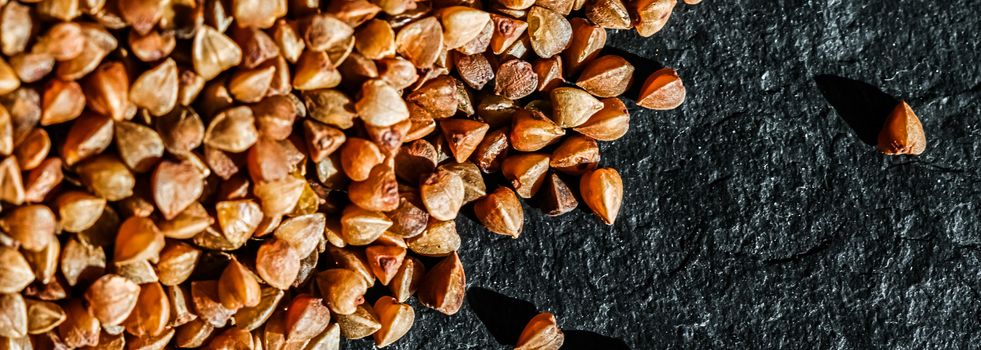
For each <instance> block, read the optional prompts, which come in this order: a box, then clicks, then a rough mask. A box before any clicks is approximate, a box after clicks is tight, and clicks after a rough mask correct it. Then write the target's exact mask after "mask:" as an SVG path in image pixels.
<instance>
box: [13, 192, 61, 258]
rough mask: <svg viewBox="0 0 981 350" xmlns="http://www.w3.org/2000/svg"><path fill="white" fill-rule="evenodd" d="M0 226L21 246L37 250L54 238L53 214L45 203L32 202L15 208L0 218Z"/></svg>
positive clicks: (33, 250) (32, 250) (25, 248)
mask: <svg viewBox="0 0 981 350" xmlns="http://www.w3.org/2000/svg"><path fill="white" fill-rule="evenodd" d="M0 228H3V231H4V232H6V233H7V234H9V235H10V237H11V238H13V239H14V240H15V241H16V242H17V243H19V244H20V246H21V248H24V250H27V251H31V252H38V251H41V250H42V249H44V248H45V247H47V246H48V244H49V243H50V242H51V240H54V239H56V238H55V215H54V213H53V212H51V209H50V208H48V207H47V206H46V205H41V204H32V205H26V206H21V207H17V208H15V209H14V210H13V211H11V212H10V213H9V214H7V215H6V216H4V217H3V219H0Z"/></svg>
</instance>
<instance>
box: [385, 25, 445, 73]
mask: <svg viewBox="0 0 981 350" xmlns="http://www.w3.org/2000/svg"><path fill="white" fill-rule="evenodd" d="M395 50H396V52H398V54H400V55H402V56H403V57H405V58H406V59H407V60H409V61H411V62H412V63H413V64H415V65H416V67H419V68H423V69H425V68H430V67H432V66H433V64H434V63H435V62H436V59H437V58H439V55H440V52H442V51H443V50H444V47H443V28H442V26H441V25H440V23H439V20H437V19H436V18H435V17H426V18H423V19H419V20H416V21H415V22H412V23H409V24H408V25H406V26H404V27H402V28H401V29H399V33H398V35H396V37H395Z"/></svg>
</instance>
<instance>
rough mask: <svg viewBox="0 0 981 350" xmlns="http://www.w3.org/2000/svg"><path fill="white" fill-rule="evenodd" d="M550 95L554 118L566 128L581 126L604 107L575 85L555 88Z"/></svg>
mask: <svg viewBox="0 0 981 350" xmlns="http://www.w3.org/2000/svg"><path fill="white" fill-rule="evenodd" d="M549 97H550V98H551V102H552V106H553V107H554V111H553V115H552V120H554V121H555V123H556V124H558V125H559V126H561V127H564V128H574V127H577V126H580V125H582V124H583V123H585V122H586V121H587V120H589V117H591V116H593V114H594V113H596V112H599V111H600V110H601V109H603V103H602V102H600V101H599V100H597V99H596V98H595V97H593V96H592V95H590V94H589V93H588V92H585V91H583V90H580V89H578V88H574V87H560V88H555V89H554V90H552V92H551V93H550V94H549ZM512 142H513V140H512Z"/></svg>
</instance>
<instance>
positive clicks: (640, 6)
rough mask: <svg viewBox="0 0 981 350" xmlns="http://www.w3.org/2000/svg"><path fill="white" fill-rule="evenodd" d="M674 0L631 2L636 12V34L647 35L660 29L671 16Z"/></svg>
mask: <svg viewBox="0 0 981 350" xmlns="http://www.w3.org/2000/svg"><path fill="white" fill-rule="evenodd" d="M675 3H677V2H676V1H674V0H640V1H637V2H634V3H633V4H632V6H633V10H634V12H635V13H636V14H637V15H636V16H637V20H636V21H635V25H634V28H635V29H636V30H637V34H640V36H643V37H649V36H651V35H654V34H655V33H657V32H659V31H661V29H662V28H664V25H665V24H666V23H668V19H669V18H671V12H672V11H673V10H674V5H675Z"/></svg>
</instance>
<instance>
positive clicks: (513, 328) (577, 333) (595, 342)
mask: <svg viewBox="0 0 981 350" xmlns="http://www.w3.org/2000/svg"><path fill="white" fill-rule="evenodd" d="M467 304H468V305H470V309H471V310H473V312H474V314H476V315H477V318H478V319H479V320H480V322H482V323H483V324H484V326H485V327H487V330H488V331H489V332H490V334H491V336H493V337H494V340H496V341H497V342H498V343H499V344H501V345H505V346H509V347H513V346H514V345H515V344H516V343H517V342H518V337H519V336H520V335H521V331H522V330H524V328H525V324H527V323H528V321H530V320H531V318H532V317H535V315H537V314H538V312H539V311H538V309H537V308H536V307H535V305H534V304H532V303H530V302H528V301H525V300H521V299H516V298H512V297H509V296H507V295H504V294H501V293H498V292H495V291H492V290H490V289H486V288H481V287H471V288H470V289H469V290H468V291H467ZM559 327H563V324H562V320H559ZM562 331H563V333H565V342H564V344H563V345H562V349H563V350H587V349H589V350H593V349H603V350H624V349H626V350H629V349H630V347H629V346H627V344H626V343H625V342H624V341H623V340H620V339H617V338H613V337H608V336H605V335H602V334H599V333H595V332H590V331H583V330H576V329H572V330H566V329H563V330H562Z"/></svg>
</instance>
